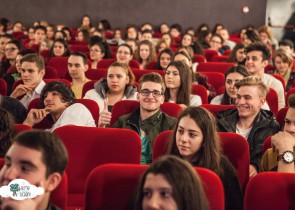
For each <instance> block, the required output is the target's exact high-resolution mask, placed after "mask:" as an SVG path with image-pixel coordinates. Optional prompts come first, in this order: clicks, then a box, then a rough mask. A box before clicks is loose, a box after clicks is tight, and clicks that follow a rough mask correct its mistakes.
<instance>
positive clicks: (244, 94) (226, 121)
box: [217, 77, 279, 177]
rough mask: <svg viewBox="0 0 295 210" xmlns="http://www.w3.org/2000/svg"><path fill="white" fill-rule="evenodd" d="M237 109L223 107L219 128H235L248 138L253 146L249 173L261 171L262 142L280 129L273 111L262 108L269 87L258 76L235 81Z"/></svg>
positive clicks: (228, 129)
mask: <svg viewBox="0 0 295 210" xmlns="http://www.w3.org/2000/svg"><path fill="white" fill-rule="evenodd" d="M235 86H236V88H237V98H236V106H237V108H236V109H230V110H226V111H222V112H220V113H219V114H218V116H217V125H218V129H219V131H220V132H233V133H238V134H240V135H242V136H243V137H244V138H245V139H247V141H248V143H249V148H250V168H249V176H250V177H253V176H255V175H256V174H257V173H258V171H259V166H260V159H261V156H262V146H263V143H264V141H265V139H266V138H267V137H268V136H271V135H274V134H275V133H277V132H278V131H279V124H278V123H277V122H276V121H275V119H274V116H273V114H272V112H270V111H267V110H263V109H261V107H262V106H263V104H264V103H265V97H266V93H267V91H268V88H267V87H266V85H265V84H264V83H263V82H262V81H261V80H260V79H259V78H257V77H246V78H244V79H242V80H240V81H238V82H236V84H235Z"/></svg>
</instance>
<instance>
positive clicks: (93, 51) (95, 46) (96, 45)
mask: <svg viewBox="0 0 295 210" xmlns="http://www.w3.org/2000/svg"><path fill="white" fill-rule="evenodd" d="M89 54H90V60H91V69H97V63H98V62H99V61H101V60H102V59H103V58H104V56H105V47H104V45H103V44H102V43H101V42H99V41H96V42H90V43H89Z"/></svg>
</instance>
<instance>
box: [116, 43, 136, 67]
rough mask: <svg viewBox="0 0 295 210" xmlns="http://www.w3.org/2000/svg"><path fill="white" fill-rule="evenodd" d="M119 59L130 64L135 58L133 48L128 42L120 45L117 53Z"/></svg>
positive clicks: (120, 61)
mask: <svg viewBox="0 0 295 210" xmlns="http://www.w3.org/2000/svg"><path fill="white" fill-rule="evenodd" d="M116 58H117V61H118V62H119V63H124V64H126V65H129V62H130V61H131V60H132V59H133V50H132V48H131V46H130V45H128V44H126V43H125V44H121V45H120V46H119V47H118V50H117V54H116Z"/></svg>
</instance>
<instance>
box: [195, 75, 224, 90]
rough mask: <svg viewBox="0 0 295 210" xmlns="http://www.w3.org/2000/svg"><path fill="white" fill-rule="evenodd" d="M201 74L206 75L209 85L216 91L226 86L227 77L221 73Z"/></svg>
mask: <svg viewBox="0 0 295 210" xmlns="http://www.w3.org/2000/svg"><path fill="white" fill-rule="evenodd" d="M201 74H203V75H205V76H206V77H207V78H208V83H209V84H211V85H212V86H213V87H214V88H215V90H216V91H217V90H218V88H220V87H221V86H224V84H225V76H224V74H223V73H220V72H201Z"/></svg>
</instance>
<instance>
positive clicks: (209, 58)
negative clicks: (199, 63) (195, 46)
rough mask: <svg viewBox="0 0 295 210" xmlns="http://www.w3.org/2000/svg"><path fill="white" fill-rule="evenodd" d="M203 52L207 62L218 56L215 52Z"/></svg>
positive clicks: (205, 50) (206, 50)
mask: <svg viewBox="0 0 295 210" xmlns="http://www.w3.org/2000/svg"><path fill="white" fill-rule="evenodd" d="M203 51H204V54H205V57H206V60H207V61H208V62H211V60H212V58H213V57H214V56H217V55H218V52H217V51H216V50H209V49H204V50H203Z"/></svg>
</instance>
